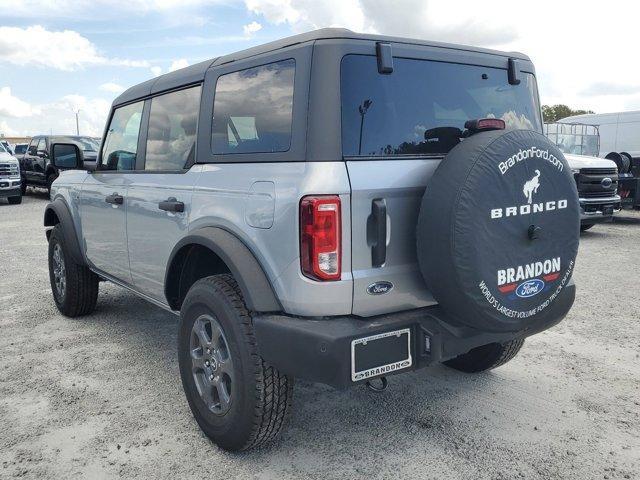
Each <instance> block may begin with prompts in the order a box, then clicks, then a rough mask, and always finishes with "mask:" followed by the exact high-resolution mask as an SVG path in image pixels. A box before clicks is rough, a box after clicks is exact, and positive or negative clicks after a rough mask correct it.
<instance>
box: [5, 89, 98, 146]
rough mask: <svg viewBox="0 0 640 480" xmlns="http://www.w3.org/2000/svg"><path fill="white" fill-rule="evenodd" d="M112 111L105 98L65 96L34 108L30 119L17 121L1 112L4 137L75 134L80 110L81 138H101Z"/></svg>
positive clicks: (22, 118)
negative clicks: (87, 136) (76, 115)
mask: <svg viewBox="0 0 640 480" xmlns="http://www.w3.org/2000/svg"><path fill="white" fill-rule="evenodd" d="M5 90H6V88H2V89H0V95H3V94H4V92H5ZM9 93H10V92H9ZM23 103H26V102H23ZM26 105H28V104H26ZM110 107H111V102H110V101H108V100H105V99H103V98H87V97H84V96H82V95H65V96H64V97H62V98H60V99H58V100H56V101H54V102H51V103H46V104H42V105H35V106H30V115H28V116H26V115H23V116H22V117H16V116H15V115H11V114H7V113H6V112H5V111H4V110H0V133H3V134H5V135H38V134H45V133H53V134H61V135H62V134H75V131H76V117H75V114H74V112H76V111H78V110H79V120H80V121H79V123H80V134H81V135H91V136H100V135H102V133H103V129H104V124H105V122H106V119H107V114H108V113H109V108H110Z"/></svg>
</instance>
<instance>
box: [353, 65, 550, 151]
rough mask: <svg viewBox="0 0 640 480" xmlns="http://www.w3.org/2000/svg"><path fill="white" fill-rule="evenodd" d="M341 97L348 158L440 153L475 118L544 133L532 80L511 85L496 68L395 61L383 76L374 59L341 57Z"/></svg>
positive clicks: (524, 76)
mask: <svg viewBox="0 0 640 480" xmlns="http://www.w3.org/2000/svg"><path fill="white" fill-rule="evenodd" d="M341 96H342V148H343V154H344V155H346V156H350V155H408V154H409V155H410V154H442V153H446V152H448V151H449V150H450V149H451V148H453V147H454V146H455V145H456V144H458V143H459V141H460V134H461V133H462V130H464V123H465V121H467V120H470V119H476V118H485V117H496V118H502V119H503V120H505V122H506V123H507V126H508V127H509V128H525V129H533V130H537V131H540V132H541V131H542V124H541V121H540V113H539V107H538V103H537V100H536V99H537V95H536V85H535V78H534V77H533V75H531V74H525V73H523V74H522V81H521V82H520V84H519V85H509V82H508V81H507V72H506V70H502V69H497V68H488V67H478V66H472V65H459V64H451V63H441V62H431V61H425V60H411V59H404V58H394V71H393V73H392V74H390V75H381V74H379V73H378V68H377V61H376V58H375V57H371V56H364V55H347V56H346V57H344V59H343V60H342V68H341Z"/></svg>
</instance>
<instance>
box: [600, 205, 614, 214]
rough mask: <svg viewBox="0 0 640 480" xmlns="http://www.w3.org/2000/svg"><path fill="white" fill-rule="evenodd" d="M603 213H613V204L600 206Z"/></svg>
mask: <svg viewBox="0 0 640 480" xmlns="http://www.w3.org/2000/svg"><path fill="white" fill-rule="evenodd" d="M602 214H603V215H612V214H613V205H608V206H606V207H602Z"/></svg>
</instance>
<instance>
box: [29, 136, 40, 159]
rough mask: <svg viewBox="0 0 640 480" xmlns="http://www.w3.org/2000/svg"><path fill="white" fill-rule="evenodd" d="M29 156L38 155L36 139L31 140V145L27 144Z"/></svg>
mask: <svg viewBox="0 0 640 480" xmlns="http://www.w3.org/2000/svg"><path fill="white" fill-rule="evenodd" d="M28 152H29V155H35V154H37V153H38V139H37V138H32V139H31V143H30V144H29V150H28Z"/></svg>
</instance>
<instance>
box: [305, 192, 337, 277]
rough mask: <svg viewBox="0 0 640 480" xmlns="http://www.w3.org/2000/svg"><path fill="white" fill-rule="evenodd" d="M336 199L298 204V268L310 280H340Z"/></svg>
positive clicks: (314, 199) (318, 198) (314, 198)
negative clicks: (299, 267)
mask: <svg viewBox="0 0 640 480" xmlns="http://www.w3.org/2000/svg"><path fill="white" fill-rule="evenodd" d="M340 224H341V214H340V197H338V196H337V195H323V196H310V197H304V198H303V199H302V200H301V201H300V266H301V268H302V273H303V274H304V275H305V276H307V277H309V278H313V279H314V280H340V276H341V274H342V265H341V259H342V245H341V232H340Z"/></svg>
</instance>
